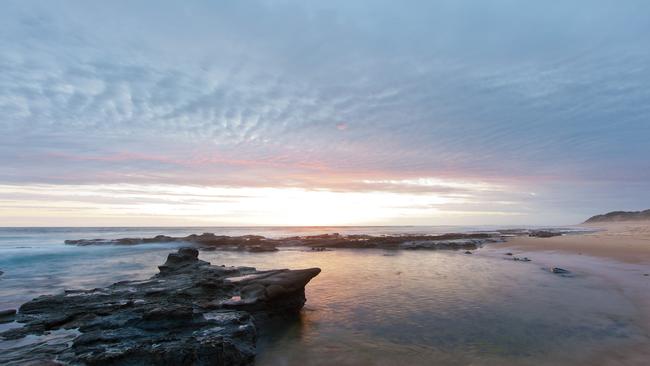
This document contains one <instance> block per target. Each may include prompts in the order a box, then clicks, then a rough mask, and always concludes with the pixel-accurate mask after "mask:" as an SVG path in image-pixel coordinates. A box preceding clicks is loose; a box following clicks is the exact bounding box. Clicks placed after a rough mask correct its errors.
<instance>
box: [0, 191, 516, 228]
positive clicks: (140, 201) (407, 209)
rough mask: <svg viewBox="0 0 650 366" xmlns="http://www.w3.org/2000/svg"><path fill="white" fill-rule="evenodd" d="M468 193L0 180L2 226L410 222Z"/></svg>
mask: <svg viewBox="0 0 650 366" xmlns="http://www.w3.org/2000/svg"><path fill="white" fill-rule="evenodd" d="M463 188H464V189H465V190H466V191H469V190H471V188H478V187H471V188H470V187H467V186H463ZM481 188H483V187H481ZM478 190H480V188H479V189H478ZM470 196H471V195H468V194H467V193H463V194H456V193H453V194H451V193H431V192H424V193H423V192H409V191H404V192H402V191H397V192H390V191H377V190H372V191H333V190H326V189H304V188H277V187H275V188H270V187H266V188H264V187H206V186H179V185H130V184H108V185H26V186H17V185H0V218H2V220H3V225H4V226H21V225H34V224H35V222H36V223H38V224H40V225H43V226H48V225H53V226H65V225H66V224H67V223H69V222H75V224H77V225H79V224H81V225H87V226H104V225H106V226H108V225H127V226H128V225H136V226H137V225H172V224H174V225H288V226H323V225H383V224H385V223H390V222H392V223H401V224H409V223H413V222H418V220H420V221H419V222H431V220H432V219H434V218H439V217H441V216H443V215H444V216H445V217H449V216H450V215H451V216H453V215H454V214H455V213H462V215H472V212H470V211H468V210H460V209H459V207H463V205H465V204H467V203H470V204H471V203H472V201H471V197H470ZM479 213H480V214H489V215H499V214H504V213H502V212H485V211H482V212H479ZM422 220H428V221H422Z"/></svg>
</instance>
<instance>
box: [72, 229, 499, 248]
mask: <svg viewBox="0 0 650 366" xmlns="http://www.w3.org/2000/svg"><path fill="white" fill-rule="evenodd" d="M501 241H503V239H502V237H501V235H500V234H498V233H496V234H495V233H455V234H454V233H452V234H442V235H395V236H389V235H385V236H371V235H347V236H344V235H340V234H338V233H334V234H322V235H312V236H296V237H290V238H283V239H270V238H265V237H263V236H257V235H244V236H223V235H215V234H212V233H203V234H201V235H196V234H192V235H188V236H185V237H170V236H165V235H157V236H155V237H153V238H122V239H78V240H66V241H65V243H66V244H68V245H79V246H85V245H138V244H148V243H161V242H163V243H168V242H177V243H187V244H192V245H194V246H195V247H196V248H198V249H202V250H216V249H219V250H244V251H249V252H274V251H277V250H278V248H277V247H278V246H306V247H309V248H312V249H313V250H314V251H321V250H324V249H326V248H355V249H367V248H373V249H375V248H378V249H430V250H474V249H476V248H478V247H481V246H483V245H484V244H486V243H495V242H501Z"/></svg>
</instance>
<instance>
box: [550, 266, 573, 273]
mask: <svg viewBox="0 0 650 366" xmlns="http://www.w3.org/2000/svg"><path fill="white" fill-rule="evenodd" d="M551 272H553V273H556V274H570V273H571V271H568V270H566V269H563V268H559V267H553V268H552V269H551Z"/></svg>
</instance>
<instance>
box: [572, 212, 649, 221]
mask: <svg viewBox="0 0 650 366" xmlns="http://www.w3.org/2000/svg"><path fill="white" fill-rule="evenodd" d="M647 220H650V210H645V211H612V212H609V213H606V214H604V215H596V216H592V217H590V218H589V219H588V220H587V221H585V224H594V223H605V222H620V221H647Z"/></svg>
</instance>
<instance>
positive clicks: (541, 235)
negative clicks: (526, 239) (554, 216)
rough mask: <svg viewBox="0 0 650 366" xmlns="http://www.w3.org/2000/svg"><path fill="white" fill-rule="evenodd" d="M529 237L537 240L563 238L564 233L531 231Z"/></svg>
mask: <svg viewBox="0 0 650 366" xmlns="http://www.w3.org/2000/svg"><path fill="white" fill-rule="evenodd" d="M528 236H530V237H535V238H552V237H554V236H562V232H558V231H551V230H534V231H531V232H530V234H528Z"/></svg>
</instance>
